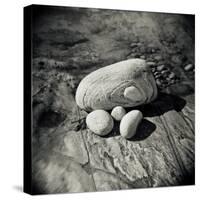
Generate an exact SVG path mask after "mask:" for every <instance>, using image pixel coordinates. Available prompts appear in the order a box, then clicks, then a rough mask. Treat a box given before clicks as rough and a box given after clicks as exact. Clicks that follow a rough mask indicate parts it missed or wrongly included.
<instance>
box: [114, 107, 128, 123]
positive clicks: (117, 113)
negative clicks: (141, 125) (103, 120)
mask: <svg viewBox="0 0 200 200" xmlns="http://www.w3.org/2000/svg"><path fill="white" fill-rule="evenodd" d="M125 114H126V110H125V109H124V108H123V107H122V106H116V107H114V108H113V110H112V112H111V116H112V117H113V118H114V119H115V120H116V121H121V119H122V118H123V117H124V115H125Z"/></svg>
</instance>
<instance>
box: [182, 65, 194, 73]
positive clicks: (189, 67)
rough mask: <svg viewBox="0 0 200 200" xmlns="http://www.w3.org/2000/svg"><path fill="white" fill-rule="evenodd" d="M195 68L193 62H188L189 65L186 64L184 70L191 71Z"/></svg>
mask: <svg viewBox="0 0 200 200" xmlns="http://www.w3.org/2000/svg"><path fill="white" fill-rule="evenodd" d="M193 68H194V66H193V65H192V64H188V65H186V66H185V67H184V70H185V71H190V70H192V69H193Z"/></svg>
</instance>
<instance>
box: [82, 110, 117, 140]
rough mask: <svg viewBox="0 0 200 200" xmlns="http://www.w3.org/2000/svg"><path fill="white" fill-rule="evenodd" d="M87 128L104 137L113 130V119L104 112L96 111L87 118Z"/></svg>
mask: <svg viewBox="0 0 200 200" xmlns="http://www.w3.org/2000/svg"><path fill="white" fill-rule="evenodd" d="M86 124H87V127H88V128H89V129H90V130H91V131H92V132H94V133H95V134H97V135H100V136H104V135H107V134H108V133H110V132H111V130H112V129H113V125H114V122H113V119H112V117H111V115H110V114H109V113H108V112H106V111H104V110H95V111H93V112H91V113H89V114H88V115H87V117H86Z"/></svg>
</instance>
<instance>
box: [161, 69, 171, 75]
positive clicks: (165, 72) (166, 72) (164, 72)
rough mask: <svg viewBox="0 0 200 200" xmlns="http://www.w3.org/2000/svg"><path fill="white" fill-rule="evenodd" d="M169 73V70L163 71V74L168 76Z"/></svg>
mask: <svg viewBox="0 0 200 200" xmlns="http://www.w3.org/2000/svg"><path fill="white" fill-rule="evenodd" d="M168 73H169V71H168V70H167V69H165V70H163V71H161V74H168Z"/></svg>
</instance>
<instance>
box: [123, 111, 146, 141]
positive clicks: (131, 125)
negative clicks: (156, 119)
mask: <svg viewBox="0 0 200 200" xmlns="http://www.w3.org/2000/svg"><path fill="white" fill-rule="evenodd" d="M142 118H143V115H142V113H141V112H140V111H139V110H132V111H130V112H128V113H127V114H126V115H125V116H124V117H123V118H122V120H121V123H120V134H121V136H122V137H124V138H127V139H128V138H131V137H133V136H134V135H135V134H136V131H137V127H138V125H139V124H140V122H141V120H142Z"/></svg>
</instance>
